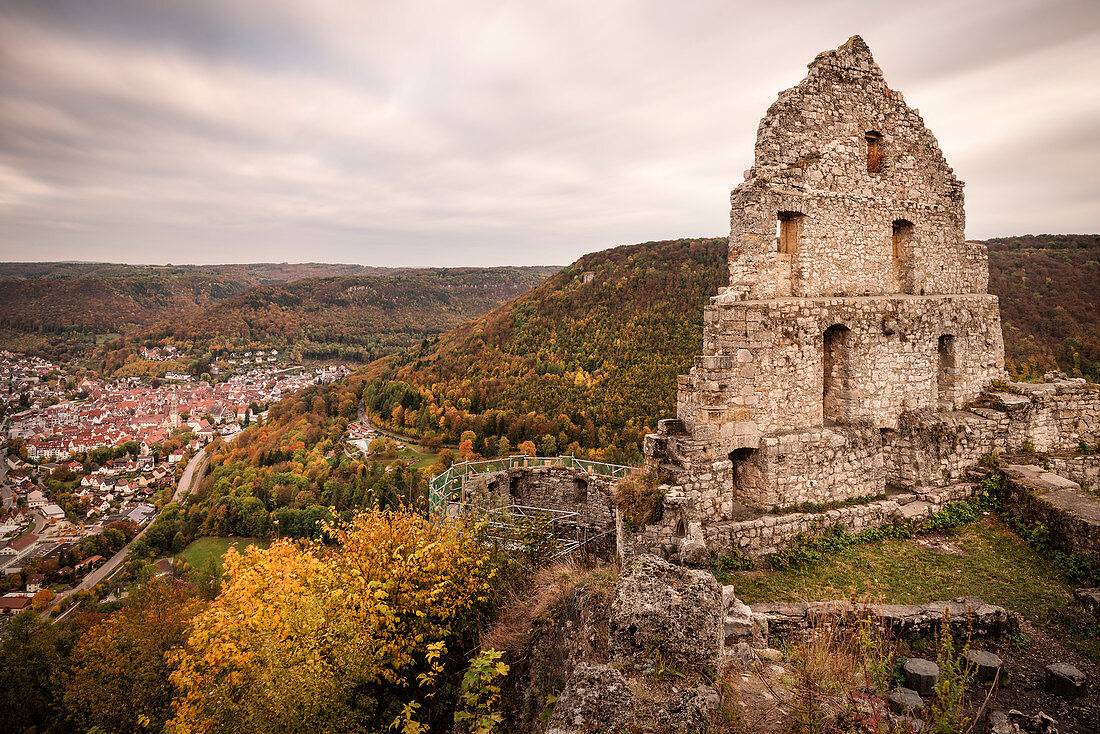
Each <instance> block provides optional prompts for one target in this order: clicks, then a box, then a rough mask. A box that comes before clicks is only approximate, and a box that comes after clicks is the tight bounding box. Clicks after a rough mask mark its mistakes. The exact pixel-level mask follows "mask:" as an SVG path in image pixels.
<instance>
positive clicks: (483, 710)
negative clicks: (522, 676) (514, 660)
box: [455, 650, 508, 734]
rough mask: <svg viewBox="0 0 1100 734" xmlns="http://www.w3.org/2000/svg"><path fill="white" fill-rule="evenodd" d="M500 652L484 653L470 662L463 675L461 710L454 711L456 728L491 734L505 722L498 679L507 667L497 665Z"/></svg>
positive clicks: (503, 674) (470, 732)
mask: <svg viewBox="0 0 1100 734" xmlns="http://www.w3.org/2000/svg"><path fill="white" fill-rule="evenodd" d="M501 655H503V653H501V652H499V651H497V650H486V651H484V652H483V653H481V654H480V655H478V656H477V657H476V658H474V659H473V660H471V661H470V667H469V669H468V670H467V671H466V674H465V675H464V676H462V685H461V689H462V694H461V706H460V710H458V711H456V712H455V725H456V729H457V730H458V731H461V732H468V733H469V734H492V733H493V732H494V731H496V729H497V724H499V723H501V722H502V721H503V720H504V717H503V715H501V713H500V678H501V677H502V676H505V675H507V674H508V666H507V665H506V664H505V663H502V662H500V657H501Z"/></svg>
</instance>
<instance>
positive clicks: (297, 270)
mask: <svg viewBox="0 0 1100 734" xmlns="http://www.w3.org/2000/svg"><path fill="white" fill-rule="evenodd" d="M378 271H379V269H378V268H365V267H363V266H361V265H328V264H323V263H302V264H294V265H288V264H286V263H279V264H276V263H254V264H250V265H202V266H195V265H179V266H173V265H166V266H154V265H116V264H111V263H0V346H2V347H3V348H6V349H12V350H15V351H27V352H33V353H35V354H37V355H39V356H43V357H47V358H50V359H53V360H55V361H68V360H71V359H82V358H85V357H87V356H89V355H90V354H91V353H92V352H93V351H94V349H95V347H96V335H97V334H98V335H114V336H117V335H118V334H127V333H130V332H133V331H135V330H138V329H141V328H144V327H148V326H150V325H152V324H155V323H158V322H160V321H163V320H165V319H170V318H177V317H179V316H181V315H184V314H189V313H193V312H196V311H199V310H201V309H203V308H205V307H207V306H209V305H211V304H213V303H217V302H218V301H219V300H221V299H223V298H228V297H229V296H232V295H235V294H237V293H242V292H244V291H245V290H247V289H249V288H251V287H253V286H255V285H260V284H263V283H272V282H283V281H294V280H299V279H302V278H309V277H325V276H336V275H358V274H372V273H376V272H378ZM101 341H102V339H101Z"/></svg>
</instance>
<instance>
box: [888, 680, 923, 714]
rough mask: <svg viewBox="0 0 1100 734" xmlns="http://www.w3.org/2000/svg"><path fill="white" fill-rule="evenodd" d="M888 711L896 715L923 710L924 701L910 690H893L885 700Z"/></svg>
mask: <svg viewBox="0 0 1100 734" xmlns="http://www.w3.org/2000/svg"><path fill="white" fill-rule="evenodd" d="M887 700H888V703H889V704H890V710H891V711H893V712H894V713H898V714H908V713H910V712H913V711H919V710H921V709H922V708H924V701H923V700H921V697H920V694H919V693H917V692H916V691H914V690H913V689H912V688H904V687H903V688H895V689H894V690H893V691H891V692H890V696H889V698H888V699H887Z"/></svg>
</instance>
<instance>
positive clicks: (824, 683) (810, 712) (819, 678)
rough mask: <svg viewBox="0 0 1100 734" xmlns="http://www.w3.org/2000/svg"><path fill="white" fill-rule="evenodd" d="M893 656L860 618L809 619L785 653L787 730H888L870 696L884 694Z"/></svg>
mask: <svg viewBox="0 0 1100 734" xmlns="http://www.w3.org/2000/svg"><path fill="white" fill-rule="evenodd" d="M895 655H896V645H895V643H893V642H891V641H890V639H889V637H888V635H887V634H886V633H885V632H884V631H883V630H882V629H881V628H879V627H878V626H877V625H875V624H874V623H872V622H871V620H870V619H868V618H867V617H866V616H863V615H860V614H858V613H853V614H848V615H845V616H843V617H841V618H839V619H833V618H831V617H825V616H822V617H818V618H815V619H814V620H813V622H812V624H811V626H810V629H809V630H808V631H807V634H806V636H805V638H803V639H802V640H801V641H799V642H797V643H795V644H793V645H791V647H790V648H789V649H788V654H787V658H788V664H787V668H788V671H789V675H788V676H787V677H786V678H785V679H784V685H785V686H786V687H787V689H788V690H789V691H790V693H791V698H790V700H789V701H788V702H787V709H788V711H789V713H788V719H789V720H788V722H787V724H788V730H789V731H791V732H806V733H807V734H809V733H810V732H814V734H816V733H817V732H824V731H886V730H889V713H888V712H887V711H886V707H885V705H884V704H883V702H882V701H881V700H880V699H879V698H878V697H877V696H876V695H874V693H878V694H882V693H885V692H886V691H887V690H888V689H889V684H890V674H891V673H892V671H893V665H892V661H893V658H894V657H895Z"/></svg>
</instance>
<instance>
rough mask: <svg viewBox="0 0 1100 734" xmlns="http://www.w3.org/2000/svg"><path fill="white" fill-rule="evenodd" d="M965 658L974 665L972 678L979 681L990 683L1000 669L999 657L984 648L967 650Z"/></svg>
mask: <svg viewBox="0 0 1100 734" xmlns="http://www.w3.org/2000/svg"><path fill="white" fill-rule="evenodd" d="M966 659H967V662H969V663H970V664H971V665H973V666H974V671H975V674H974V679H975V680H977V681H978V682H979V683H992V682H993V681H994V680H995V679H996V678H997V673H998V672H999V671H1000V670H1001V666H1002V662H1001V659H1000V658H999V657H998V656H996V655H994V654H993V653H991V652H987V651H985V650H967V651H966Z"/></svg>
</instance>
